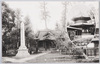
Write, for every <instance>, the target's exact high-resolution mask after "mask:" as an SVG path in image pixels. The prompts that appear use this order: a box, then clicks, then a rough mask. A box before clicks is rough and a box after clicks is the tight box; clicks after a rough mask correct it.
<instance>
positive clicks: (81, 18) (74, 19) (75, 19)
mask: <svg viewBox="0 0 100 64" xmlns="http://www.w3.org/2000/svg"><path fill="white" fill-rule="evenodd" d="M72 20H73V21H78V20H85V21H88V20H91V18H90V17H75V18H73V19H72Z"/></svg>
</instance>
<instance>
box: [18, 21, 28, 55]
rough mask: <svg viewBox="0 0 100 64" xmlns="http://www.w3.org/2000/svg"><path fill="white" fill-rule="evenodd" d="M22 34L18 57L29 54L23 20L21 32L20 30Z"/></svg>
mask: <svg viewBox="0 0 100 64" xmlns="http://www.w3.org/2000/svg"><path fill="white" fill-rule="evenodd" d="M20 35H21V39H20V41H21V43H20V47H19V49H18V53H17V55H16V56H17V57H22V56H23V57H24V56H27V55H29V53H28V49H27V48H26V46H25V29H24V22H23V21H22V22H21V32H20Z"/></svg>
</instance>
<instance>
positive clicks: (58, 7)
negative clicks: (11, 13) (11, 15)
mask: <svg viewBox="0 0 100 64" xmlns="http://www.w3.org/2000/svg"><path fill="white" fill-rule="evenodd" d="M5 2H6V3H7V4H8V6H9V7H10V8H12V9H13V10H17V9H20V10H21V15H22V16H23V18H24V17H26V16H29V18H30V22H31V27H32V30H33V31H34V32H35V33H36V32H37V31H38V30H44V29H45V21H44V20H43V19H42V13H41V5H42V4H43V2H42V1H5ZM46 3H47V5H46V7H47V11H48V12H49V13H48V14H49V16H50V17H48V19H47V27H48V29H51V30H54V29H55V25H56V23H58V24H61V19H62V13H63V10H64V7H63V5H62V3H63V1H46ZM92 7H93V8H94V9H96V13H95V14H96V16H95V17H96V21H97V24H99V23H98V22H99V16H98V15H99V2H97V1H93V2H92V1H90V2H89V1H87V2H77V1H76V2H75V1H74V2H70V4H69V5H68V6H67V13H66V14H67V17H66V18H67V21H66V22H70V23H71V22H73V21H72V19H73V18H74V17H79V16H88V11H89V10H90V9H91V8H92ZM23 18H22V19H23Z"/></svg>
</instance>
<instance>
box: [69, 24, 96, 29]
mask: <svg viewBox="0 0 100 64" xmlns="http://www.w3.org/2000/svg"><path fill="white" fill-rule="evenodd" d="M70 26H71V27H80V28H81V27H91V26H94V23H76V24H72V25H70Z"/></svg>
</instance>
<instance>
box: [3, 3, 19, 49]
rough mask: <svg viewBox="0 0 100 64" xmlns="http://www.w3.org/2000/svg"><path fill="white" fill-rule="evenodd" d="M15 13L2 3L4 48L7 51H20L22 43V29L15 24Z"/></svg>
mask: <svg viewBox="0 0 100 64" xmlns="http://www.w3.org/2000/svg"><path fill="white" fill-rule="evenodd" d="M15 18H16V14H15V11H14V10H12V9H11V8H9V6H8V5H7V4H6V3H5V2H2V47H3V49H2V50H3V51H6V50H7V49H18V47H19V44H18V43H20V33H19V32H20V29H19V28H17V27H16V26H17V25H16V23H15Z"/></svg>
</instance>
